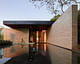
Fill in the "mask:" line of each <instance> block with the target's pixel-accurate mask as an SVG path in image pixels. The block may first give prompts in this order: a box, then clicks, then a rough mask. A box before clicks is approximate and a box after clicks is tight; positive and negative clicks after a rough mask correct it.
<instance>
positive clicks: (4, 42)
mask: <svg viewBox="0 0 80 64" xmlns="http://www.w3.org/2000/svg"><path fill="white" fill-rule="evenodd" d="M12 44H13V43H12V42H11V41H9V40H0V48H5V47H9V46H11V45H12Z"/></svg>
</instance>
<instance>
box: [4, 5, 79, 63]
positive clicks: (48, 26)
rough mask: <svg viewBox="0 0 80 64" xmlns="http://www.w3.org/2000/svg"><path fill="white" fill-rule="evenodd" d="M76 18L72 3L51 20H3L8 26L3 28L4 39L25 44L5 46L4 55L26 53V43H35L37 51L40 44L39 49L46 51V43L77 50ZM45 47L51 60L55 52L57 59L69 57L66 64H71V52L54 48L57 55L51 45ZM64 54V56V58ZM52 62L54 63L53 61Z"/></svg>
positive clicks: (74, 6)
mask: <svg viewBox="0 0 80 64" xmlns="http://www.w3.org/2000/svg"><path fill="white" fill-rule="evenodd" d="M77 18H78V17H77V6H76V5H72V6H71V7H69V8H68V10H67V11H66V12H65V13H63V14H62V15H61V16H60V17H59V18H58V19H57V20H56V21H53V22H52V21H3V24H4V25H6V26H8V27H10V28H9V29H7V28H4V40H11V41H12V42H13V43H15V44H17V43H24V44H25V45H26V46H24V45H22V46H21V45H16V46H14V48H13V47H12V48H5V49H4V51H5V52H4V57H13V56H17V55H19V54H21V53H25V52H26V53H28V52H29V45H27V44H29V43H34V44H36V51H38V49H39V47H38V46H40V48H41V50H43V51H44V52H46V45H47V44H50V45H54V46H57V47H60V48H63V49H66V50H72V51H76V52H79V48H78V27H77V26H78V21H77ZM46 42H47V43H46ZM43 44H44V45H43ZM47 47H48V50H49V54H50V58H51V60H53V59H54V56H55V55H56V54H57V55H58V56H59V60H61V59H60V58H62V59H65V60H68V59H70V60H69V61H68V63H67V64H71V62H72V59H71V58H72V52H68V54H66V53H67V52H66V53H64V51H63V50H61V49H57V48H56V49H55V48H54V49H55V50H56V51H58V52H59V53H60V54H61V55H59V54H58V53H57V52H55V53H54V51H55V50H54V51H53V48H52V47H51V46H47ZM25 50H26V51H25ZM69 53H70V54H69ZM63 54H64V56H63ZM65 54H66V55H65ZM65 56H66V58H64V57H65ZM54 60H56V59H54ZM58 62H59V61H58ZM65 62H67V61H65ZM52 64H54V62H53V61H52ZM57 64H59V63H57ZM63 64H64V61H63Z"/></svg>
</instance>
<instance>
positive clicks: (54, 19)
mask: <svg viewBox="0 0 80 64" xmlns="http://www.w3.org/2000/svg"><path fill="white" fill-rule="evenodd" d="M59 17H60V15H57V16H54V17H53V18H52V19H51V20H50V21H56V20H57V19H58V18H59Z"/></svg>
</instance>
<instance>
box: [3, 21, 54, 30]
mask: <svg viewBox="0 0 80 64" xmlns="http://www.w3.org/2000/svg"><path fill="white" fill-rule="evenodd" d="M3 24H4V25H6V26H9V27H11V28H26V27H29V28H37V29H39V28H43V29H47V28H48V27H50V26H51V25H52V24H53V22H52V21H3Z"/></svg>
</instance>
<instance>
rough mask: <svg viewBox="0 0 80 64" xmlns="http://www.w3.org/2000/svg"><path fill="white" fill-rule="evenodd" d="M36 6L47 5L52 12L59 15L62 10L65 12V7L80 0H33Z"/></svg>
mask: <svg viewBox="0 0 80 64" xmlns="http://www.w3.org/2000/svg"><path fill="white" fill-rule="evenodd" d="M31 2H32V3H33V4H34V6H35V7H38V8H40V7H42V6H44V5H46V7H47V9H48V10H50V11H51V12H52V13H54V14H55V16H56V15H58V14H59V13H60V12H61V13H64V7H66V6H67V7H68V6H70V5H72V4H78V3H79V4H80V1H78V0H31Z"/></svg>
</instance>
